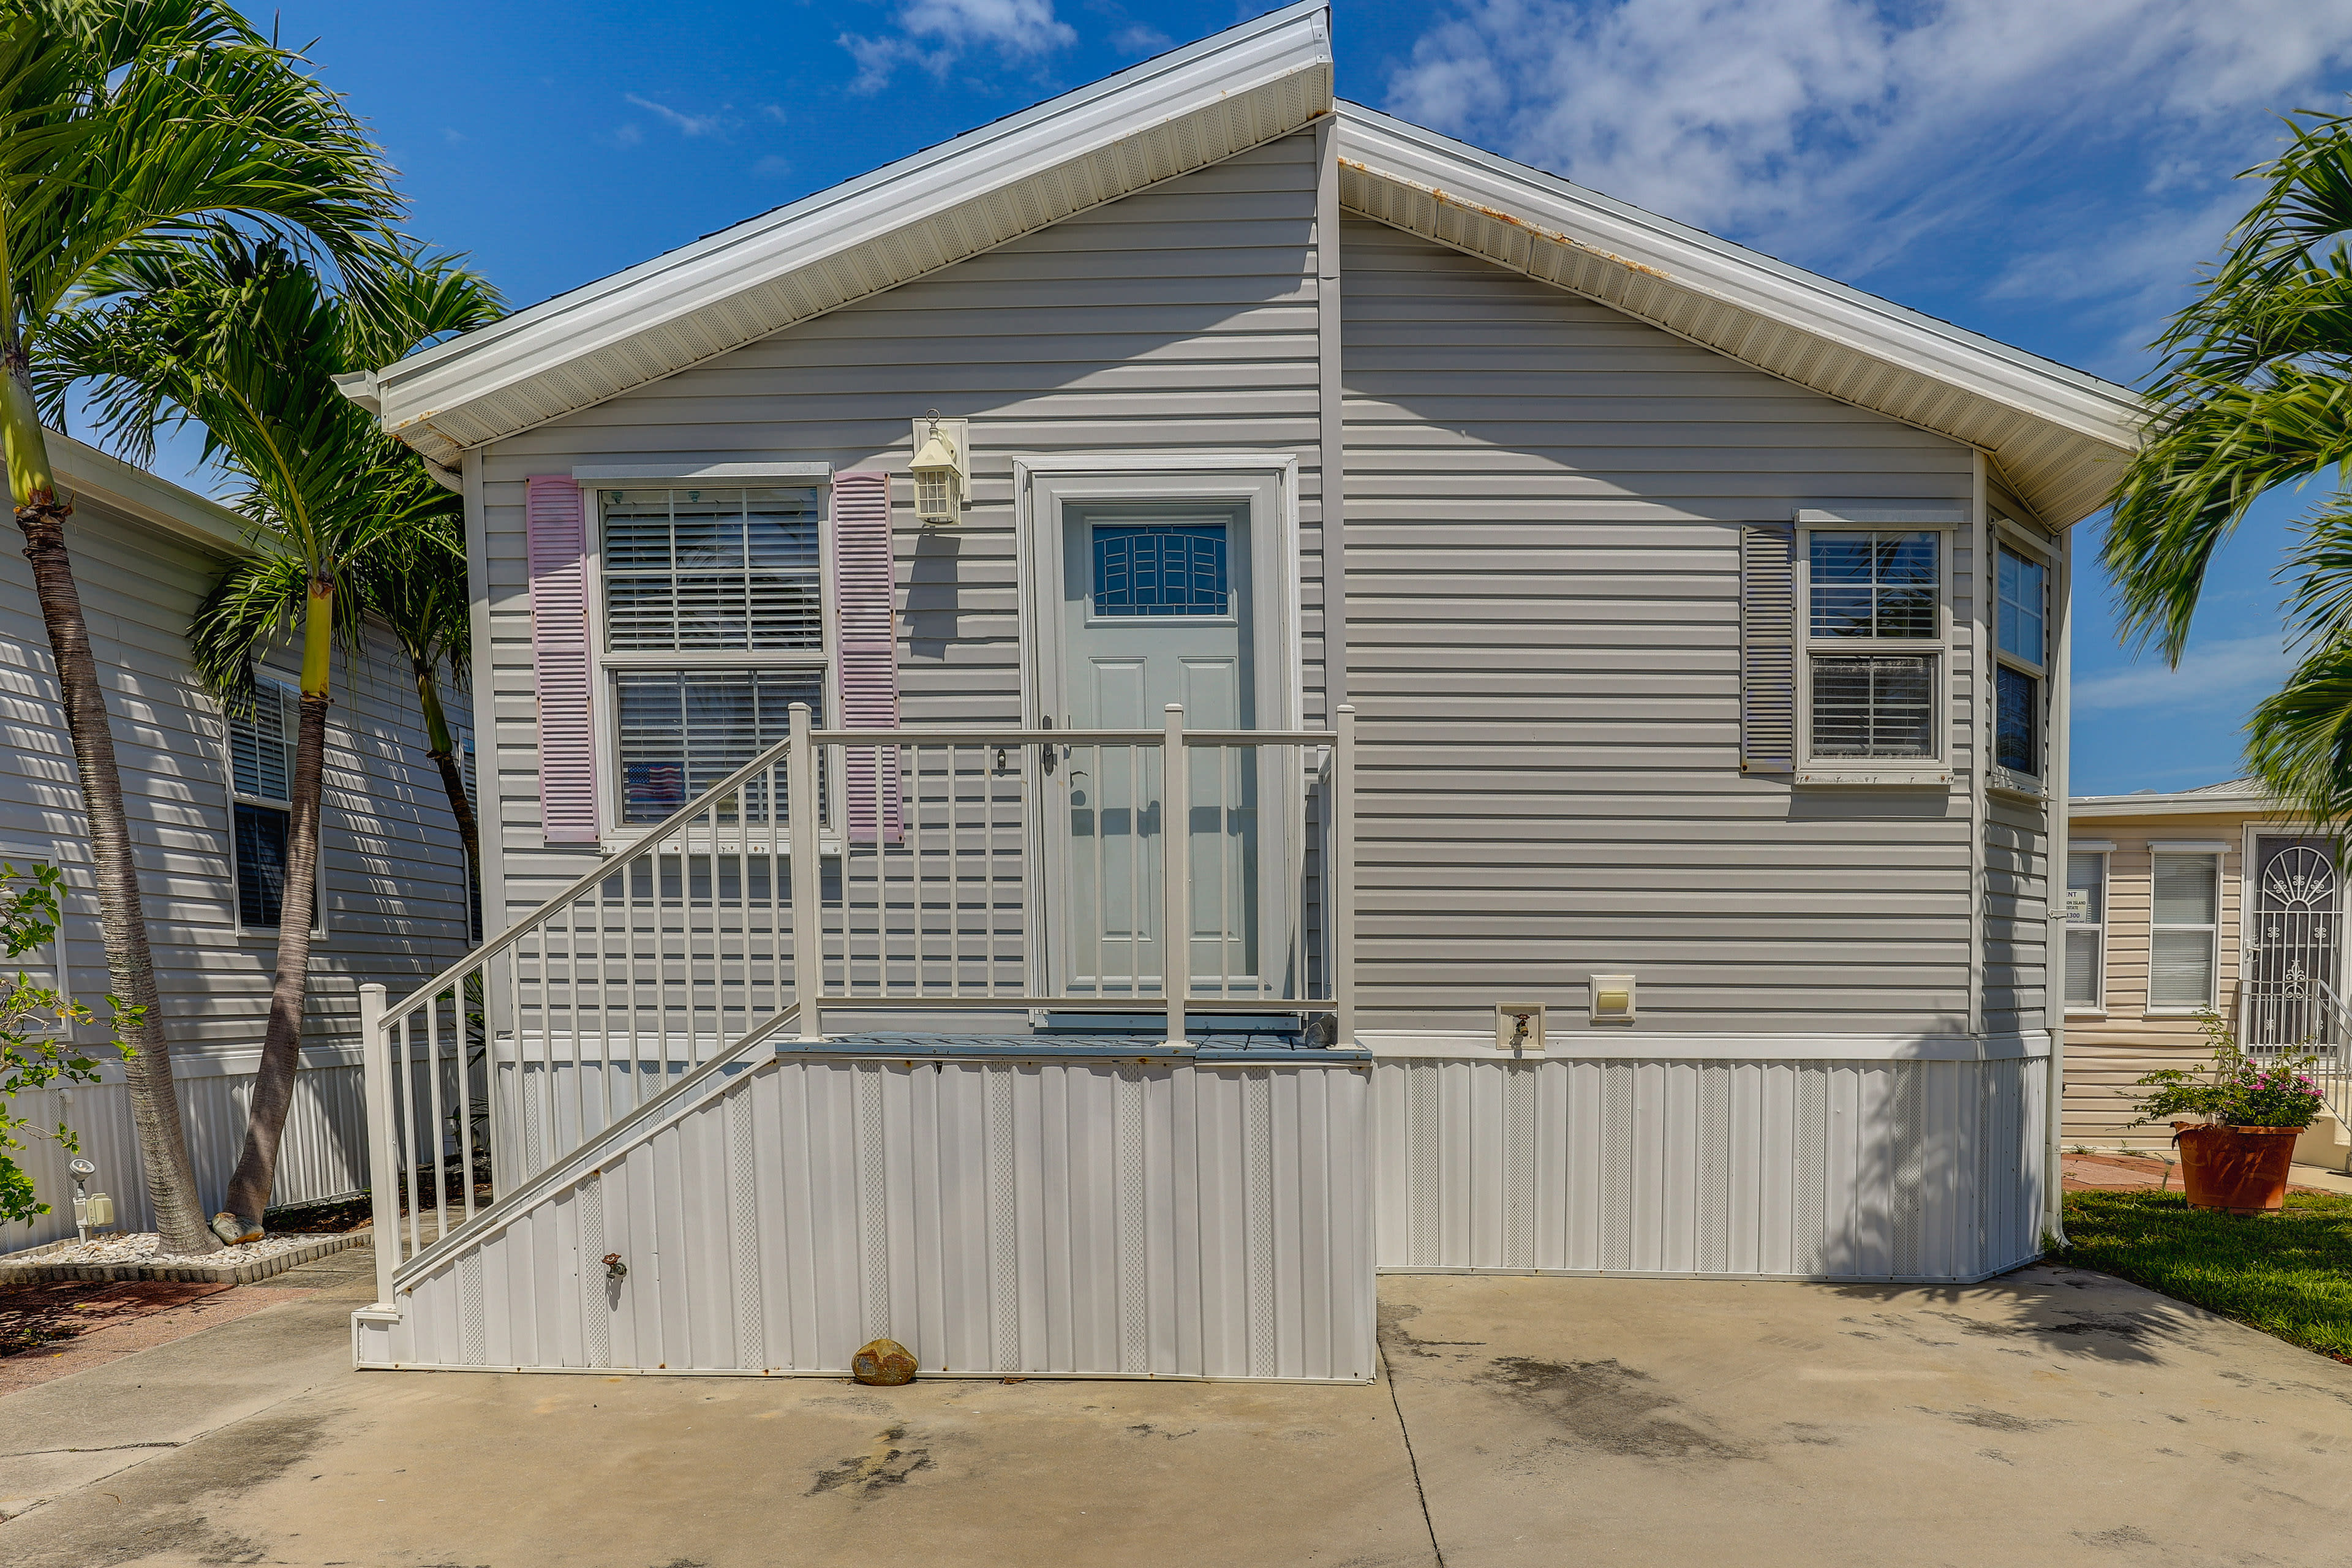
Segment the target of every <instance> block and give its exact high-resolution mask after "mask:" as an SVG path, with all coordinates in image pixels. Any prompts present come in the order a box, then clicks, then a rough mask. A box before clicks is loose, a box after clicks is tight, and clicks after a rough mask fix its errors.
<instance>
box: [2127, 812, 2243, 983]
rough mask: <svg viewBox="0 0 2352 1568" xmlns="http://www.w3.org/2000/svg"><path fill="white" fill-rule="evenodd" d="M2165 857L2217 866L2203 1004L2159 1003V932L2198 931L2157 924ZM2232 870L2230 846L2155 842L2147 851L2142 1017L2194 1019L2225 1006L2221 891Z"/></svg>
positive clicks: (2205, 842)
mask: <svg viewBox="0 0 2352 1568" xmlns="http://www.w3.org/2000/svg"><path fill="white" fill-rule="evenodd" d="M2165 855H2174V856H2183V857H2186V856H2196V857H2198V858H2201V859H2206V860H2210V861H2211V862H2212V863H2213V923H2212V925H2211V926H2210V927H2206V928H2202V929H2205V930H2206V931H2209V932H2210V938H2211V942H2212V950H2213V964H2212V970H2211V974H2212V983H2211V984H2210V986H2209V987H2208V988H2207V990H2206V993H2205V1000H2204V1001H2202V1002H2158V1000H2157V999H2156V933H2157V932H2158V931H2197V930H2199V929H2200V928H2199V927H2197V926H2193V925H2158V923H2157V920H2156V862H2157V859H2158V857H2160V856H2165ZM2228 869H2229V846H2228V845H2226V844H2223V843H2221V842H2219V841H2216V840H2198V841H2193V842H2179V843H2168V842H2166V841H2163V840H2155V841H2151V842H2150V843H2149V845H2148V847H2147V989H2146V991H2145V993H2144V994H2143V996H2142V1006H2141V1009H2140V1011H2141V1016H2143V1017H2149V1018H2193V1017H2196V1016H2198V1015H2199V1014H2200V1013H2205V1012H2208V1011H2210V1010H2211V1009H2213V1008H2217V1007H2219V1006H2220V1005H2221V925H2222V920H2221V890H2222V888H2223V886H2224V885H2225V873H2226V872H2227V871H2228Z"/></svg>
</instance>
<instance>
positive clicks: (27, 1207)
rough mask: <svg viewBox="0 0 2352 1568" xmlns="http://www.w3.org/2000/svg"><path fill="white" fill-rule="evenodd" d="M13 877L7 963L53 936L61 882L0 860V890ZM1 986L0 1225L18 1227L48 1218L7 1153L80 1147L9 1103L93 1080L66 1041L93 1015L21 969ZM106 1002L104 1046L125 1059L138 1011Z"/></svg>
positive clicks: (0, 921) (5, 914) (49, 872)
mask: <svg viewBox="0 0 2352 1568" xmlns="http://www.w3.org/2000/svg"><path fill="white" fill-rule="evenodd" d="M19 879H21V880H22V881H23V883H24V886H22V887H20V888H17V889H16V890H15V891H14V892H12V893H8V894H6V895H5V897H0V947H5V948H6V949H7V956H8V957H9V958H12V959H14V958H21V957H23V956H24V955H25V954H26V953H28V952H32V951H33V950H34V949H35V948H37V947H39V946H41V945H42V944H43V943H45V942H49V941H50V940H51V939H53V938H54V937H55V936H56V935H57V931H58V888H59V887H60V886H61V885H62V884H63V881H64V879H63V878H62V877H60V876H59V875H58V870H57V868H55V867H54V866H36V867H34V868H32V870H30V871H29V872H19V871H18V870H17V869H16V868H15V867H13V866H11V865H8V864H7V863H6V862H5V861H0V884H6V883H11V882H16V881H17V880H19ZM0 986H5V988H6V989H5V994H0V1220H5V1221H9V1222H11V1223H22V1222H23V1221H26V1220H29V1219H32V1218H34V1217H35V1216H37V1215H45V1214H47V1213H48V1212H49V1205H47V1204H45V1203H43V1202H41V1201H40V1199H39V1198H38V1197H37V1195H36V1194H34V1192H33V1178H32V1175H31V1174H30V1173H28V1172H26V1169H25V1168H24V1167H23V1166H22V1165H19V1164H18V1163H16V1160H15V1159H14V1158H13V1157H12V1154H13V1152H14V1151H16V1150H19V1149H24V1148H26V1147H27V1146H28V1145H27V1143H26V1135H27V1134H29V1135H31V1136H32V1137H46V1138H54V1139H56V1140H57V1141H58V1143H59V1144H60V1145H62V1146H63V1147H64V1148H66V1149H67V1150H68V1151H72V1150H78V1149H79V1148H80V1147H81V1144H80V1142H79V1141H78V1140H76V1138H75V1137H74V1131H73V1129H72V1128H70V1127H68V1126H67V1125H66V1124H65V1123H64V1122H62V1121H60V1122H58V1125H57V1128H56V1130H55V1131H43V1130H40V1129H37V1128H35V1127H34V1126H33V1125H32V1121H31V1119H30V1118H28V1117H23V1116H19V1115H17V1114H16V1098H17V1097H18V1096H19V1095H23V1094H28V1093H30V1092H32V1091H33V1090H34V1089H47V1088H50V1087H52V1086H55V1085H69V1084H77V1083H96V1082H97V1081H98V1059H97V1058H94V1057H92V1056H90V1055H89V1054H88V1053H87V1052H86V1051H85V1050H84V1049H83V1047H80V1046H79V1045H77V1044H75V1042H74V1038H73V1030H74V1026H77V1025H80V1024H87V1023H89V1022H90V1021H91V1019H92V1018H93V1016H94V1015H93V1014H92V1013H91V1012H90V1010H89V1008H88V1007H86V1006H84V1005H81V1004H80V1003H79V1002H76V1001H74V1000H72V999H71V998H70V997H67V996H63V995H60V994H58V993H57V992H55V991H53V990H50V989H49V988H47V986H42V985H36V984H33V982H32V980H31V978H30V977H29V976H28V975H26V973H24V972H23V971H22V970H19V971H17V973H16V977H15V978H14V979H13V980H10V979H7V978H5V977H0ZM106 1004H107V1007H108V1009H109V1014H110V1025H111V1027H112V1029H113V1031H114V1036H115V1037H114V1039H113V1040H112V1041H111V1042H110V1044H111V1045H112V1047H113V1048H114V1049H116V1050H118V1051H120V1052H121V1053H122V1055H123V1056H125V1057H129V1056H131V1054H132V1050H131V1047H130V1046H128V1045H125V1044H124V1043H123V1040H122V1035H123V1032H124V1031H125V1030H127V1029H130V1028H131V1027H134V1026H136V1025H137V1023H138V1020H139V1016H140V1014H141V1012H142V1009H140V1008H136V1007H126V1006H124V1005H121V1003H120V1002H118V1001H116V1000H115V998H113V997H112V996H109V997H108V998H107V999H106ZM52 1020H54V1021H55V1023H61V1024H63V1025H64V1026H65V1027H64V1028H62V1029H58V1030H57V1032H55V1033H50V1032H48V1031H50V1030H51V1029H53V1028H54V1027H55V1023H53V1022H52Z"/></svg>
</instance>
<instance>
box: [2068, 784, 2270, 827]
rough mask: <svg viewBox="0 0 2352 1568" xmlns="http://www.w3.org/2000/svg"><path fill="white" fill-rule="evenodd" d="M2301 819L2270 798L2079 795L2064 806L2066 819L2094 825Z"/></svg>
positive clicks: (2187, 794) (2195, 793)
mask: <svg viewBox="0 0 2352 1568" xmlns="http://www.w3.org/2000/svg"><path fill="white" fill-rule="evenodd" d="M2231 813H2236V814H2239V815H2241V816H2302V815H2303V814H2302V813H2301V812H2299V811H2296V810H2294V808H2293V807H2291V806H2288V805H2284V804H2283V803H2281V802H2280V801H2279V800H2278V799H2276V798H2275V797H2273V796H2272V795H2263V794H2259V793H2252V792H2249V793H2248V794H2245V795H2217V794H2200V792H2198V791H2196V790H2179V791H2175V792H2172V793H2170V794H2166V795H2074V796H2072V797H2070V798H2069V799H2068V800H2067V802H2066V819H2067V820H2068V821H2069V822H2072V821H2073V820H2074V818H2076V817H2078V816H2079V817H2082V818H2083V819H2084V820H2085V821H2092V822H2096V821H2100V820H2103V819H2105V818H2107V817H2111V816H2229V815H2231Z"/></svg>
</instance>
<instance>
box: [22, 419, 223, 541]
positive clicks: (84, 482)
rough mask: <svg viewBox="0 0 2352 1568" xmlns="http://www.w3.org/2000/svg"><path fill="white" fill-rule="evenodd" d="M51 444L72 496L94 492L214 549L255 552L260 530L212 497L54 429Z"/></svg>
mask: <svg viewBox="0 0 2352 1568" xmlns="http://www.w3.org/2000/svg"><path fill="white" fill-rule="evenodd" d="M48 447H49V466H50V467H51V468H54V469H55V470H56V471H57V476H58V483H59V484H60V485H61V486H62V487H63V488H64V489H65V490H66V491H67V492H68V499H70V497H72V496H75V495H85V496H89V497H92V498H94V499H96V500H99V501H100V503H102V504H103V505H105V506H106V507H107V508H108V509H109V510H113V511H118V512H121V513H122V514H123V515H124V516H126V517H130V518H132V519H135V520H137V521H140V522H143V523H145V524H147V525H148V526H149V527H151V528H157V529H161V530H163V531H164V532H166V533H171V534H176V535H177V536H179V537H180V538H182V539H185V540H189V541H191V542H194V543H197V544H201V545H204V546H205V548H207V549H210V550H217V551H222V552H226V553H227V554H231V555H250V554H252V553H253V550H254V541H255V539H256V538H257V536H258V534H259V532H260V531H259V530H257V529H256V528H255V527H254V526H253V524H252V523H250V522H248V521H246V520H245V519H244V518H243V517H242V516H240V515H238V514H237V513H236V512H235V511H232V510H229V509H228V508H227V507H225V506H223V505H221V503H220V502H218V501H216V500H212V499H211V498H210V497H207V496H200V495H198V494H196V493H195V492H194V490H190V489H183V488H181V487H180V486H178V485H175V484H173V482H172V481H171V480H169V479H162V478H159V477H158V476H156V475H154V474H151V473H149V472H148V471H147V470H146V469H144V468H138V467H135V466H133V465H132V464H130V463H126V462H124V461H123V460H122V459H121V458H116V457H112V456H110V455H109V454H107V453H105V452H101V451H100V450H99V449H98V448H97V447H89V446H85V445H83V444H82V443H81V442H79V441H77V440H75V439H74V438H73V437H70V436H60V435H58V433H57V432H56V431H54V430H52V431H50V432H49V434H48Z"/></svg>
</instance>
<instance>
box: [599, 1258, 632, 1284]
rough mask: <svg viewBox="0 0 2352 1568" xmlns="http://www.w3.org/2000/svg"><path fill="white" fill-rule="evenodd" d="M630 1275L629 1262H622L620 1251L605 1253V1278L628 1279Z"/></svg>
mask: <svg viewBox="0 0 2352 1568" xmlns="http://www.w3.org/2000/svg"><path fill="white" fill-rule="evenodd" d="M628 1277H629V1266H628V1265H627V1264H625V1263H624V1262H622V1261H621V1255H620V1254H619V1253H617V1252H608V1253H606V1254H604V1278H605V1279H627V1278H628Z"/></svg>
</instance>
